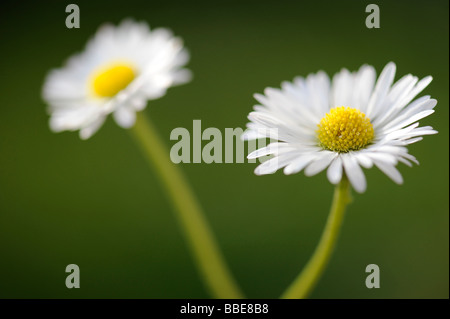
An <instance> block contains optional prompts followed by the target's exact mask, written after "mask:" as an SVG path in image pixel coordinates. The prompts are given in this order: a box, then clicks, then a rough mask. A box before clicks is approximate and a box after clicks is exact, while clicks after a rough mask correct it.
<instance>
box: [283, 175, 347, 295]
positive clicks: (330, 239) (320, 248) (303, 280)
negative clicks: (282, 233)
mask: <svg viewBox="0 0 450 319" xmlns="http://www.w3.org/2000/svg"><path fill="white" fill-rule="evenodd" d="M350 202H351V197H350V184H349V181H348V179H347V177H346V176H345V175H344V176H343V177H342V180H341V182H340V183H339V184H338V185H337V186H336V188H335V191H334V196H333V203H332V205H331V210H330V215H329V216H328V220H327V224H326V226H325V229H324V231H323V233H322V237H321V238H320V242H319V244H318V245H317V247H316V250H315V251H314V254H313V256H312V257H311V259H310V260H309V261H308V263H307V264H306V266H305V268H304V269H303V271H302V272H301V273H300V274H299V275H298V276H297V278H296V279H295V280H294V282H293V283H292V284H291V285H290V286H289V287H288V289H287V290H286V291H285V292H284V293H283V295H282V296H281V298H284V299H297V298H298V299H302V298H307V297H308V295H309V294H310V292H311V291H312V290H313V288H314V287H315V285H316V284H317V282H318V281H319V279H320V276H321V275H322V273H323V272H324V270H325V267H326V265H327V264H328V261H329V260H330V257H331V254H332V252H333V249H334V246H335V244H336V241H337V237H338V234H339V229H340V228H341V225H342V221H343V219H344V212H345V208H346V207H347V204H349V203H350Z"/></svg>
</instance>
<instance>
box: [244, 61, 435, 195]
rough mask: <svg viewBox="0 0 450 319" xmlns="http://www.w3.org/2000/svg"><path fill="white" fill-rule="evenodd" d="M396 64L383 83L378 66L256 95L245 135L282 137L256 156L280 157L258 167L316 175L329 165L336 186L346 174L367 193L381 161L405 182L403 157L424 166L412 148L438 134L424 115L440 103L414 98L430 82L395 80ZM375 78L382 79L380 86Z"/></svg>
mask: <svg viewBox="0 0 450 319" xmlns="http://www.w3.org/2000/svg"><path fill="white" fill-rule="evenodd" d="M395 69H396V67H395V64H394V63H392V62H391V63H389V64H387V65H386V67H385V68H384V69H383V71H382V72H381V74H380V76H379V78H378V80H377V81H376V75H375V70H374V68H373V67H372V66H368V65H363V66H362V67H361V68H360V69H359V71H357V72H349V71H348V70H346V69H342V71H340V72H339V73H337V74H336V75H335V76H334V77H333V79H332V80H331V81H330V79H329V78H328V76H327V74H325V73H324V72H319V73H317V74H310V75H309V76H308V77H306V78H303V77H297V78H295V79H294V82H293V83H291V82H283V83H282V86H281V90H280V89H273V88H266V89H265V91H264V95H260V94H255V99H256V100H258V101H259V102H260V103H261V105H256V106H255V107H254V110H255V111H254V112H251V113H250V114H249V116H248V118H249V120H250V121H251V122H250V123H249V124H248V125H247V127H248V130H247V131H246V132H245V133H244V135H243V138H244V139H247V140H250V139H256V138H261V137H271V138H272V137H275V139H276V140H278V142H274V143H271V144H269V145H268V146H266V147H264V148H261V149H258V150H256V151H254V152H252V153H251V154H249V155H248V158H249V159H253V158H258V157H262V156H266V155H271V154H272V155H273V158H271V159H269V160H267V161H265V162H264V163H262V164H261V165H259V166H258V167H257V168H256V170H255V174H257V175H263V174H272V173H274V172H275V171H277V170H278V169H280V168H283V167H284V173H285V174H294V173H298V172H300V171H301V170H303V169H304V171H305V175H307V176H312V175H315V174H317V173H319V172H321V171H323V170H324V169H326V168H328V169H327V177H328V179H329V181H330V182H331V183H333V184H337V183H339V182H340V180H341V179H342V176H343V174H344V172H345V174H346V176H347V177H348V179H349V181H350V183H351V184H352V186H353V188H354V189H355V190H356V191H357V192H360V193H361V192H364V191H365V190H366V178H365V176H364V173H363V171H362V169H361V167H364V168H370V167H372V166H373V165H375V166H377V167H378V168H379V169H380V170H381V171H382V172H384V173H385V174H386V175H387V176H389V177H390V178H391V179H392V180H393V181H394V182H396V183H398V184H401V183H402V182H403V179H402V176H401V174H400V173H399V171H398V170H397V168H396V165H397V163H398V162H402V163H405V164H407V165H408V166H411V162H414V163H417V164H418V162H417V160H416V159H415V157H414V156H412V155H411V154H409V153H408V150H407V148H406V146H407V145H408V144H411V143H415V142H418V141H420V140H422V137H421V136H422V135H429V134H435V133H437V132H436V131H435V130H433V128H432V127H430V126H425V127H419V123H418V122H417V121H418V120H420V119H422V118H424V117H426V116H428V115H430V114H432V113H433V112H434V110H433V108H434V107H435V105H436V103H437V101H436V100H435V99H431V98H430V96H423V97H421V98H418V99H416V100H414V101H413V99H414V98H415V97H416V95H417V94H419V93H420V92H421V91H422V90H423V89H424V88H425V87H427V86H428V84H429V83H430V82H431V80H432V78H431V76H427V77H425V78H424V79H422V80H420V81H419V80H418V78H417V77H415V76H413V75H410V74H408V75H406V76H404V77H402V78H401V79H400V80H398V81H397V82H395V83H393V81H394V76H395ZM375 81H376V83H375Z"/></svg>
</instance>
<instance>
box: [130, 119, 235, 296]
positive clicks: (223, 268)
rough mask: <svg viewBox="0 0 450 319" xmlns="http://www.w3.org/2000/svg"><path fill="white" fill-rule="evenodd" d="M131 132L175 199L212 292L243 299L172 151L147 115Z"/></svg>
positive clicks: (174, 202) (137, 122) (185, 229)
mask: <svg viewBox="0 0 450 319" xmlns="http://www.w3.org/2000/svg"><path fill="white" fill-rule="evenodd" d="M130 132H131V135H132V136H133V138H134V140H135V141H136V143H137V144H138V146H139V147H140V148H141V150H142V151H143V153H144V155H145V157H146V159H147V160H148V163H149V164H150V166H152V167H154V171H155V173H156V174H157V175H158V176H159V178H160V179H161V182H162V184H163V186H164V188H165V190H166V192H167V194H168V196H169V198H170V199H171V203H172V205H173V208H174V211H175V213H176V217H177V219H178V221H179V224H180V226H181V228H182V230H183V232H184V235H185V238H186V240H187V245H188V246H189V249H190V250H191V253H192V255H193V257H194V260H195V263H196V265H197V267H198V269H199V271H200V274H201V276H202V277H203V279H204V281H205V284H206V286H207V288H208V290H209V291H210V293H211V294H212V295H213V296H214V297H215V298H223V299H238V298H243V294H242V293H241V291H240V289H239V287H238V286H237V284H236V282H235V280H234V278H233V277H232V275H231V272H230V270H229V269H228V267H227V265H226V263H225V259H224V257H223V256H222V254H221V252H220V249H219V246H218V245H217V243H216V240H215V238H214V236H213V233H212V232H211V230H210V227H209V225H208V223H207V221H206V219H205V217H204V215H203V212H202V209H201V207H200V205H199V203H198V201H197V199H196V197H195V195H194V193H193V192H192V190H191V188H190V187H189V185H188V183H187V181H186V178H185V177H184V175H183V173H182V171H181V170H180V169H179V168H178V167H177V166H176V165H175V164H173V163H172V162H171V161H170V159H169V158H168V155H169V151H168V150H167V149H166V147H165V145H164V144H163V143H162V141H161V139H160V137H159V135H158V133H157V131H156V130H155V128H154V127H153V125H152V123H151V122H150V121H149V120H148V119H147V118H146V117H145V115H144V114H143V112H141V113H138V117H137V120H136V124H135V125H134V126H133V127H132V128H131V129H130Z"/></svg>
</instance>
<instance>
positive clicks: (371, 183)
mask: <svg viewBox="0 0 450 319" xmlns="http://www.w3.org/2000/svg"><path fill="white" fill-rule="evenodd" d="M69 3H76V4H78V5H79V7H80V10H81V28H80V29H67V28H66V27H65V19H66V16H67V13H65V7H66V5H67V4H69ZM369 3H373V2H369V1H205V2H195V1H192V2H191V1H179V2H174V1H162V0H161V1H132V0H127V1H95V2H94V1H53V2H40V1H39V2H37V1H34V2H30V1H29V2H27V1H20V2H9V3H8V2H6V3H5V2H3V3H2V7H1V9H0V10H1V13H0V48H1V51H0V52H1V59H0V79H1V85H0V152H1V153H0V154H1V155H0V256H1V258H0V297H1V298H209V297H210V296H209V294H208V293H207V291H206V290H205V288H204V286H203V284H202V282H201V280H200V278H199V275H198V272H197V271H196V269H195V268H194V265H193V262H192V258H191V257H190V255H189V253H188V250H187V246H186V243H185V241H184V238H183V236H182V233H181V231H180V229H179V227H178V224H177V220H176V219H175V216H174V214H173V211H172V210H171V207H170V205H169V202H168V198H167V197H166V196H165V193H164V192H162V190H161V187H160V183H159V181H158V180H157V178H156V175H155V174H154V172H153V171H152V170H151V169H149V167H148V166H147V163H146V162H145V159H144V158H143V156H142V154H141V153H140V151H139V149H137V148H136V147H135V145H134V143H133V141H132V140H131V137H130V136H129V134H128V133H127V132H126V131H125V130H123V129H121V128H119V127H118V126H117V125H116V124H115V123H114V121H113V120H112V119H111V118H109V119H108V121H107V123H106V124H105V125H104V126H103V127H102V128H101V129H100V131H99V132H98V133H97V134H95V135H94V136H93V137H92V138H91V139H89V140H88V141H81V140H80V139H79V137H78V134H77V133H71V132H64V133H59V134H54V133H52V132H51V131H50V130H49V128H48V115H47V114H46V111H45V104H44V102H43V101H42V99H41V97H40V96H41V88H42V85H43V81H44V78H45V75H46V74H47V72H48V71H49V70H50V69H52V68H56V67H60V66H62V63H63V61H64V60H65V59H66V58H67V57H69V56H70V55H72V54H74V53H75V52H79V51H81V50H82V49H83V48H84V45H85V43H86V41H87V39H88V38H89V37H91V36H92V35H93V34H94V33H95V31H96V30H97V28H98V26H99V25H101V24H102V23H103V22H107V21H109V22H113V23H118V22H120V21H121V20H122V19H123V18H125V17H134V18H136V19H139V20H145V21H147V22H149V24H150V25H151V26H152V27H161V26H162V27H169V28H171V29H172V30H173V31H174V33H175V34H176V35H179V36H181V37H182V38H183V39H184V41H185V44H186V46H187V48H188V49H189V51H190V52H191V54H192V59H191V62H190V63H189V65H188V66H189V68H190V69H191V70H193V73H194V80H193V81H192V82H191V83H190V84H187V85H184V86H180V87H176V88H172V89H170V90H169V92H168V94H167V95H166V96H165V97H163V98H161V99H159V100H155V101H151V102H150V103H149V105H148V108H147V109H146V110H145V113H146V115H147V116H149V117H151V118H152V120H153V121H154V123H155V124H156V126H157V128H158V130H159V131H160V133H161V135H162V136H163V138H164V140H165V141H166V143H167V146H171V145H173V144H174V142H173V141H170V140H169V135H170V132H171V130H172V129H173V128H176V127H186V128H188V129H189V130H190V131H192V120H193V119H201V120H202V127H203V128H207V127H217V128H219V129H220V130H221V131H222V132H224V129H225V128H227V127H230V128H236V127H244V125H245V123H246V122H247V119H246V117H247V114H248V113H249V111H251V108H252V106H253V105H254V104H255V103H256V101H255V100H254V99H253V97H252V95H253V94H254V93H256V92H262V91H263V90H264V88H265V87H267V86H272V87H279V85H280V83H281V82H282V81H284V80H292V79H293V78H294V77H295V76H297V75H303V76H305V75H307V74H308V73H311V72H317V71H318V70H324V71H326V72H327V73H328V74H334V73H335V72H337V71H339V70H340V69H341V68H342V67H346V68H349V69H351V70H356V69H357V68H359V66H360V65H362V64H364V63H368V64H372V65H374V66H375V68H376V70H377V72H378V73H379V72H380V71H381V69H382V68H383V66H384V65H385V64H386V63H387V62H389V61H394V62H396V63H397V76H396V79H398V78H400V77H401V76H403V75H405V74H407V73H412V74H414V75H417V76H419V77H424V76H426V75H432V76H433V77H434V80H433V82H432V83H431V85H430V86H429V87H428V88H427V89H426V90H425V91H424V92H423V93H422V94H421V95H424V94H429V95H431V96H432V97H434V98H436V99H437V100H438V105H437V107H436V113H435V114H433V115H432V116H430V117H429V118H426V119H424V120H422V121H421V124H422V125H431V126H433V127H434V128H435V129H437V130H438V131H439V134H438V135H434V136H428V137H425V139H424V141H422V142H420V143H417V144H414V145H412V146H410V148H409V149H410V152H411V153H412V154H413V155H415V156H416V157H417V158H418V160H419V161H420V162H421V164H420V166H415V167H413V168H409V167H407V166H405V165H403V164H400V165H399V169H400V171H401V173H402V175H403V177H404V180H405V183H404V185H403V186H398V185H396V184H395V183H393V182H392V181H391V180H389V179H388V178H387V177H386V176H385V175H384V174H383V173H381V172H380V171H378V170H377V169H375V168H374V169H370V170H366V171H365V172H366V176H367V180H368V189H367V192H366V193H365V194H362V195H360V194H354V199H355V200H354V202H353V204H352V205H351V206H350V207H349V209H348V212H347V215H346V219H345V223H344V226H343V229H342V232H341V236H340V238H339V242H338V246H337V249H336V250H335V252H334V255H333V257H332V260H331V263H330V264H329V267H328V269H327V271H326V273H325V275H324V276H323V277H322V279H321V281H320V283H319V284H318V286H317V288H316V289H315V290H314V292H313V294H312V296H311V297H312V298H448V297H449V220H448V215H449V197H448V191H449V189H448V188H449V187H448V186H449V180H448V177H449V172H448V164H449V157H448V155H449V149H448V147H449V139H448V137H449V131H448V129H449V121H448V119H449V112H448V106H449V94H448V86H449V73H448V71H449V64H448V57H449V42H448V36H449V29H448V27H449V25H448V22H449V19H448V6H449V4H448V1H446V0H443V1H422V2H419V1H376V2H375V3H377V4H378V5H379V7H380V11H381V28H380V29H367V28H366V27H365V19H366V16H367V15H368V14H367V13H366V12H365V8H366V5H368V4H369ZM168 159H169V157H168ZM255 167H256V164H251V163H245V164H182V169H183V170H184V172H185V173H186V175H187V177H188V179H189V181H190V183H191V185H192V187H193V188H194V190H195V192H196V194H197V195H198V197H199V199H200V201H201V203H202V206H203V207H204V210H205V213H206V217H207V219H208V220H209V222H210V224H211V227H212V228H213V230H214V231H215V234H216V236H217V239H218V241H219V243H220V246H221V248H222V250H223V253H224V255H225V256H226V258H227V260H228V263H229V265H230V267H231V269H232V271H233V273H234V274H235V276H236V278H237V280H238V281H239V282H240V284H241V286H242V289H243V290H244V292H245V293H246V295H247V296H248V297H251V298H277V297H278V296H279V295H280V294H281V293H282V292H283V291H284V289H285V288H286V287H287V285H288V284H289V283H290V282H291V281H292V280H293V278H294V277H295V276H296V275H297V274H298V273H299V271H300V270H301V269H302V266H303V265H304V264H305V262H306V261H307V260H308V257H309V256H310V255H311V253H312V251H313V249H314V247H315V245H316V244H317V242H318V239H319V236H320V234H321V232H322V229H323V227H324V224H325V220H326V217H327V214H328V210H329V205H330V202H331V196H332V192H333V186H332V185H330V183H329V182H328V181H327V179H326V175H325V173H321V174H320V175H318V176H315V177H313V178H307V177H305V176H304V175H303V173H300V174H297V175H294V176H284V175H283V174H282V172H277V173H276V174H274V175H270V176H262V177H258V176H255V175H254V174H253V170H254V168H255ZM71 263H75V264H77V265H79V266H80V269H81V288H80V289H67V288H66V286H65V278H66V275H67V274H66V273H65V267H66V265H68V264H71ZM371 263H375V264H377V265H379V266H380V269H381V288H380V289H367V288H366V287H365V278H366V275H367V274H366V273H365V267H366V265H368V264H371Z"/></svg>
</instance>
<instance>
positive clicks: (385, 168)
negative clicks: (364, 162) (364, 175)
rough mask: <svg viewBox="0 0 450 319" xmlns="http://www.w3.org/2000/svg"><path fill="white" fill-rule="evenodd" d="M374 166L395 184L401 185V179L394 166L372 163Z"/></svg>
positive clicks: (378, 162)
mask: <svg viewBox="0 0 450 319" xmlns="http://www.w3.org/2000/svg"><path fill="white" fill-rule="evenodd" d="M374 163H375V165H376V166H377V167H378V168H379V169H380V170H381V171H382V172H383V173H385V174H386V175H387V176H388V177H389V178H390V179H392V180H393V181H394V182H396V183H397V184H403V177H402V175H401V174H400V172H399V171H398V170H397V169H396V168H395V166H394V165H390V164H387V163H385V162H381V161H374Z"/></svg>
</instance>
